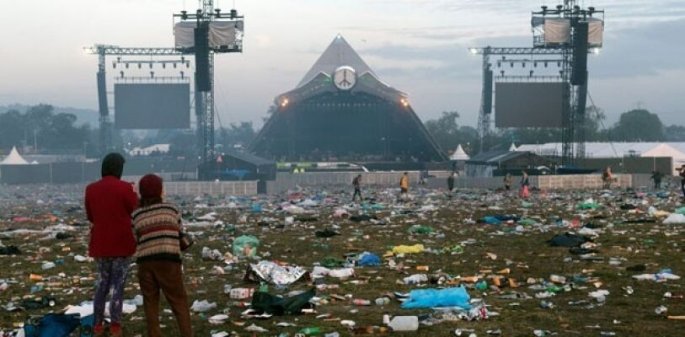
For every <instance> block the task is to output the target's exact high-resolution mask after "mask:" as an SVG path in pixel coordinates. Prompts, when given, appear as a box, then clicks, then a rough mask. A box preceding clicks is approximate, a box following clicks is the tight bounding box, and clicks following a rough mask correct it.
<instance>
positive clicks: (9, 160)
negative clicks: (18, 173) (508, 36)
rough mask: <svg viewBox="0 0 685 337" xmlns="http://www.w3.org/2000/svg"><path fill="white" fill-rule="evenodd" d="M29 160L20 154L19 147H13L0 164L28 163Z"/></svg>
mask: <svg viewBox="0 0 685 337" xmlns="http://www.w3.org/2000/svg"><path fill="white" fill-rule="evenodd" d="M28 164H29V162H27V161H26V159H24V158H23V157H22V156H21V155H20V154H19V151H17V147H16V146H15V147H12V151H10V154H9V155H7V157H5V159H3V160H2V161H1V162H0V165H28Z"/></svg>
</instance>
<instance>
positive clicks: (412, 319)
mask: <svg viewBox="0 0 685 337" xmlns="http://www.w3.org/2000/svg"><path fill="white" fill-rule="evenodd" d="M388 326H389V327H390V328H392V330H393V331H416V330H418V329H419V318H418V317H417V316H395V317H393V318H392V319H391V320H390V323H389V324H388Z"/></svg>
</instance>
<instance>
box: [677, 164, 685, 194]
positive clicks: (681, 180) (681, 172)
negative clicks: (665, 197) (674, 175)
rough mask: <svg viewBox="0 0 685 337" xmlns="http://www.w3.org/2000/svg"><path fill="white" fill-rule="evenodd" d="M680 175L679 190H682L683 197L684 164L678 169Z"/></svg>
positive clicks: (684, 189) (684, 190) (684, 192)
mask: <svg viewBox="0 0 685 337" xmlns="http://www.w3.org/2000/svg"><path fill="white" fill-rule="evenodd" d="M678 172H679V175H680V190H681V191H683V198H685V164H683V166H681V167H680V168H679V169H678Z"/></svg>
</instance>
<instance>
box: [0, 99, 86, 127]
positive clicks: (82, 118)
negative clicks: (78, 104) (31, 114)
mask: <svg viewBox="0 0 685 337" xmlns="http://www.w3.org/2000/svg"><path fill="white" fill-rule="evenodd" d="M29 107H31V105H25V104H11V105H0V113H4V112H7V111H8V110H13V109H14V110H19V111H20V112H22V113H23V112H25V111H26V109H28V108H29ZM54 113H55V114H59V113H69V114H73V115H74V116H76V123H75V124H76V126H81V125H83V124H86V123H87V124H90V126H91V127H92V128H97V127H98V112H97V111H95V110H90V109H80V108H70V107H61V106H55V107H54Z"/></svg>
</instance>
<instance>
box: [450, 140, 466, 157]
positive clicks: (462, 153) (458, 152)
mask: <svg viewBox="0 0 685 337" xmlns="http://www.w3.org/2000/svg"><path fill="white" fill-rule="evenodd" d="M469 158H470V157H469V155H468V154H466V152H465V151H464V148H462V147H461V144H459V145H458V146H457V149H456V150H454V153H452V155H451V156H450V160H457V161H459V160H469Z"/></svg>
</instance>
